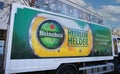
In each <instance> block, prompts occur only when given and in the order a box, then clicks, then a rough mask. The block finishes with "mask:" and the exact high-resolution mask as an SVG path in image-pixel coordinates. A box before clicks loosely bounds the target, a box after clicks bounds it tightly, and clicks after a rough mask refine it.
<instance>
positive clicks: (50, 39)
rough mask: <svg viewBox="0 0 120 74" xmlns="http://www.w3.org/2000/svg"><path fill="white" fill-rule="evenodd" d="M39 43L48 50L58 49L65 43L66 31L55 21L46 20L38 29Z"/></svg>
mask: <svg viewBox="0 0 120 74" xmlns="http://www.w3.org/2000/svg"><path fill="white" fill-rule="evenodd" d="M37 35H38V39H39V42H40V43H41V44H42V45H43V46H44V47H45V48H47V49H51V50H52V49H56V48H58V47H60V46H61V44H62V43H63V41H64V37H65V34H64V30H63V28H62V27H61V25H60V24H59V23H58V22H56V21H53V20H46V21H44V22H43V23H41V25H40V26H39V28H38V34H37Z"/></svg>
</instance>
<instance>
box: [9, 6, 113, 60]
mask: <svg viewBox="0 0 120 74" xmlns="http://www.w3.org/2000/svg"><path fill="white" fill-rule="evenodd" d="M38 14H39V15H38ZM43 14H45V15H43ZM48 15H49V16H48ZM65 19H67V20H68V21H69V23H66V20H65ZM71 22H74V23H75V24H72V25H73V26H72V27H73V28H72V27H71V26H69V25H70V24H71ZM56 49H59V50H56ZM11 50H12V51H11V59H35V58H53V57H62V58H63V57H83V56H87V57H96V56H112V42H111V32H110V30H109V29H108V28H106V27H104V26H100V25H97V24H92V23H88V22H84V21H80V20H76V19H71V18H68V17H65V16H61V15H57V14H53V13H49V12H43V11H38V10H33V9H28V8H17V11H16V12H15V14H14V25H13V36H12V47H11Z"/></svg>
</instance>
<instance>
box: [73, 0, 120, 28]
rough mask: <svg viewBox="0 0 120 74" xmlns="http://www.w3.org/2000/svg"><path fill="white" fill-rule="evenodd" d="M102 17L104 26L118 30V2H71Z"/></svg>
mask: <svg viewBox="0 0 120 74" xmlns="http://www.w3.org/2000/svg"><path fill="white" fill-rule="evenodd" d="M72 1H74V2H76V3H78V4H80V5H81V6H83V7H85V8H87V9H89V10H91V11H95V12H97V13H98V14H100V15H101V16H102V17H103V21H104V25H105V26H108V27H109V28H111V29H114V28H118V27H119V28H120V0H72Z"/></svg>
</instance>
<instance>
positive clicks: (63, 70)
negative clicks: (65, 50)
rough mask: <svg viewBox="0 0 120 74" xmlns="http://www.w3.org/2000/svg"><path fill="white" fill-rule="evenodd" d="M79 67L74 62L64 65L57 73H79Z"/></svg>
mask: <svg viewBox="0 0 120 74" xmlns="http://www.w3.org/2000/svg"><path fill="white" fill-rule="evenodd" d="M78 73H79V71H78V69H77V67H76V66H75V65H73V64H67V65H62V66H60V67H59V68H58V70H57V71H56V74H78Z"/></svg>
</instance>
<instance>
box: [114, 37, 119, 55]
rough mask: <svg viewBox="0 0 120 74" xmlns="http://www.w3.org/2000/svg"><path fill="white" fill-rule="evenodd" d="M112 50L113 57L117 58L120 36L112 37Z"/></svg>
mask: <svg viewBox="0 0 120 74" xmlns="http://www.w3.org/2000/svg"><path fill="white" fill-rule="evenodd" d="M112 39H113V49H114V56H115V57H118V56H119V53H120V36H117V35H113V36H112Z"/></svg>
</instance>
